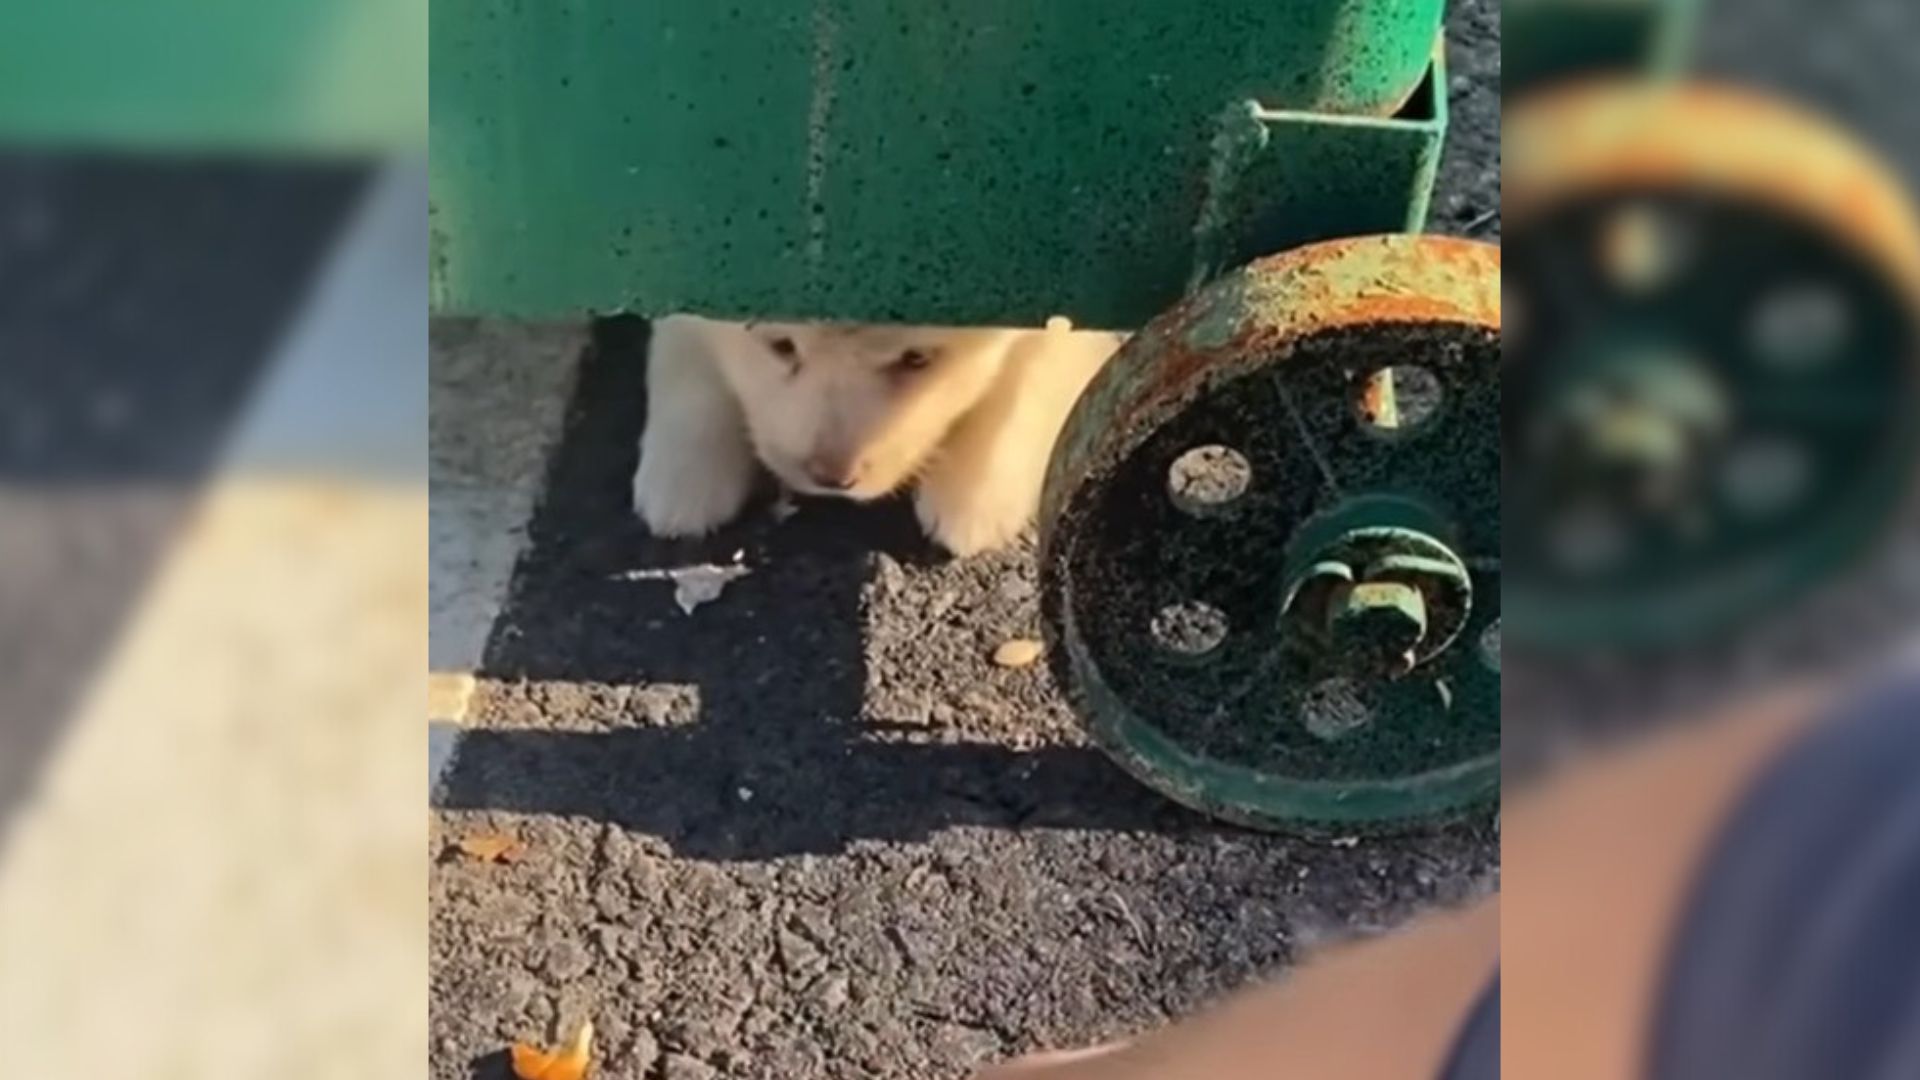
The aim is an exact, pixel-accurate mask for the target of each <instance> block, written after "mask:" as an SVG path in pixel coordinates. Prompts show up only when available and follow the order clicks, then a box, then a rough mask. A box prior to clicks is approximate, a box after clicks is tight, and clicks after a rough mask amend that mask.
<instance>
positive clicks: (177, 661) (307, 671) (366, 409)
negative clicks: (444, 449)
mask: <svg viewBox="0 0 1920 1080" xmlns="http://www.w3.org/2000/svg"><path fill="white" fill-rule="evenodd" d="M426 17H427V9H426V4H425V3H424V2H417V3H407V2H402V3H390V2H386V0H348V2H328V3H306V2H299V0H296V2H292V3H280V4H246V3H229V2H223V0H215V2H212V3H204V2H195V3H158V4H144V5H134V6H128V5H121V4H110V3H104V2H93V0H82V2H78V3H72V4H61V5H44V4H9V5H0V1041H4V1042H5V1043H6V1044H7V1045H8V1046H9V1047H10V1048H12V1049H10V1051H9V1058H10V1068H12V1069H16V1070H18V1071H20V1072H22V1073H23V1074H25V1075H36V1076H45V1077H94V1076H126V1077H139V1076H154V1077H158V1076H285V1077H300V1076H314V1077H318V1076H348V1075H352V1076H360V1077H367V1076H394V1077H401V1076H409V1075H415V1074H417V1072H418V1069H419V1063H420V1061H421V1060H422V1059H423V1058H424V1057H425V1023H426V1005H425V991H424V982H425V968H426V951H425V938H424V933H425V930H424V916H425V897H424V892H423V890H422V888H421V885H420V881H421V871H422V866H423V863H422V856H423V852H424V848H425V842H426V839H425V838H426V827H425V821H424V818H423V816H422V814H421V813H420V810H421V802H422V800H421V792H422V790H423V787H424V782H425V771H424V770H425V732H424V730H423V728H422V725H421V724H420V723H419V713H420V703H421V685H422V684H421V676H422V672H423V666H424V663H425V658H426V640H425V638H426V629H425V626H426V620H425V606H426V569H425V549H426V488H425V464H424V458H425V426H426V330H425V319H424V312H425V307H426V259H427V244H426V170H425V160H424V150H423V146H424V135H425V120H426V105H427V102H426V36H425V34H426Z"/></svg>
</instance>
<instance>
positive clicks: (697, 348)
mask: <svg viewBox="0 0 1920 1080" xmlns="http://www.w3.org/2000/svg"><path fill="white" fill-rule="evenodd" d="M1122 340H1124V339H1123V338H1122V336H1121V335H1117V334H1107V333H1097V332H1086V331H1070V330H1066V329H1064V328H1052V329H1047V330H1004V329H937V328H924V327H891V326H842V325H821V324H777V323H757V324H753V325H747V324H742V323H728V322H718V321H715V320H710V319H703V318H697V317H694V316H687V315H675V316H669V317H667V318H664V319H661V320H660V321H659V322H658V323H656V324H655V327H654V337H653V346H652V355H651V358H650V360H649V364H648V398H647V400H648V406H647V428H646V433H645V435H644V436H643V437H642V439H641V444H640V469H639V472H638V473H637V474H636V475H635V477H634V506H635V509H636V510H637V511H638V512H639V514H640V516H641V517H642V518H644V519H645V520H646V522H647V525H648V527H649V528H651V529H652V530H653V531H654V532H655V533H656V534H659V535H663V536H687V535H698V534H700V533H705V532H707V531H710V530H712V529H714V528H716V527H718V526H720V525H722V524H725V523H726V522H727V521H729V520H731V519H732V518H733V517H735V516H736V515H737V514H738V513H739V512H740V508H741V506H742V505H743V504H744V503H745V501H746V498H747V495H748V493H749V492H750V491H751V490H752V486H753V481H754V478H755V475H756V472H757V470H756V466H755V461H756V459H757V461H758V462H759V463H760V464H762V465H764V466H765V467H766V468H767V469H768V470H769V471H770V472H772V473H773V475H774V476H775V477H777V478H778V479H779V480H780V481H781V482H782V483H783V484H785V485H786V486H787V487H788V488H790V489H792V490H795V491H799V492H802V493H805V494H814V495H832V496H837V497H841V498H850V499H857V500H867V499H876V498H880V497H882V496H884V495H887V494H889V493H891V492H893V491H897V490H899V489H901V488H903V487H907V486H909V485H912V486H913V487H914V509H915V511H916V513H917V515H918V516H919V519H920V522H921V524H922V525H923V526H924V527H925V529H926V531H927V534H928V535H929V536H931V537H933V538H934V539H935V540H937V541H939V543H940V544H941V545H942V546H944V547H945V548H947V549H948V550H949V551H952V552H953V553H954V554H956V555H970V554H973V553H975V552H979V551H985V550H988V549H990V548H994V547H998V546H1001V545H1003V544H1005V543H1007V542H1008V541H1010V540H1012V539H1013V538H1014V537H1016V536H1018V535H1019V533H1020V532H1021V530H1022V529H1024V528H1025V527H1026V525H1027V523H1028V522H1029V521H1030V520H1031V519H1032V517H1033V513H1034V510H1035V509H1036V508H1037V507H1038V505H1039V499H1040V487H1041V484H1042V482H1043V480H1044V479H1045V474H1046V466H1047V459H1048V457H1049V455H1050V454H1051V453H1052V450H1053V443H1054V440H1055V438H1056V437H1057V436H1058V435H1059V433H1060V427H1061V425H1062V424H1063V423H1064V422H1065V421H1066V417H1067V413H1068V411H1069V410H1071V409H1072V407H1073V403H1074V401H1075V400H1076V399H1078V397H1079V396H1080V392H1081V390H1082V389H1084V388H1085V387H1086V385H1087V383H1088V381H1090V380H1091V379H1092V378H1093V376H1094V374H1095V373H1096V372H1098V371H1099V369H1100V367H1101V365H1103V364H1104V363H1105V362H1106V360H1107V358H1108V357H1109V356H1111V355H1112V354H1113V351H1114V350H1115V348H1117V347H1118V346H1119V344H1120V343H1121V341H1122ZM782 350H784V351H785V352H784V353H783V352H782ZM910 352H913V353H918V354H919V355H920V356H921V357H922V358H924V363H923V364H922V365H921V366H919V367H913V366H910V363H908V362H906V361H904V360H903V358H905V357H907V356H908V354H909V353H910ZM789 354H790V355H789ZM822 478H827V479H830V480H831V481H832V482H833V483H834V484H836V485H840V486H832V487H829V486H826V485H825V484H824V483H823V482H822Z"/></svg>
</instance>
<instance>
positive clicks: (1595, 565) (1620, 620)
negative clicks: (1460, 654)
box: [1502, 0, 1920, 784]
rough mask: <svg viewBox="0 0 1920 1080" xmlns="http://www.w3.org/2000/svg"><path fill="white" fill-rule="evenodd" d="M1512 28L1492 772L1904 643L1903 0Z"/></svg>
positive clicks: (1567, 15) (1848, 665)
mask: <svg viewBox="0 0 1920 1080" xmlns="http://www.w3.org/2000/svg"><path fill="white" fill-rule="evenodd" d="M1506 16H1507V19H1506V37H1505V42H1506V50H1505V53H1506V60H1507V64H1506V68H1507V84H1506V88H1505V93H1504V101H1503V106H1504V114H1505V117H1506V120H1505V124H1504V129H1505V130H1504V132H1503V153H1504V167H1503V211H1504V215H1503V216H1504V226H1505V235H1504V241H1505V242H1504V256H1505V258H1504V282H1505V284H1504V286H1503V292H1504V293H1505V295H1506V307H1507V314H1508V317H1509V318H1510V320H1511V322H1510V324H1509V326H1508V327H1507V337H1506V344H1505V349H1506V361H1505V371H1504V373H1503V413H1504V420H1503V426H1504V428H1505V430H1504V432H1503V437H1502V441H1503V463H1504V464H1503V479H1502V492H1503V503H1504V507H1505V510H1504V524H1503V528H1504V545H1505V550H1506V558H1507V559H1508V560H1509V561H1511V562H1512V564H1513V565H1512V566H1511V567H1509V569H1511V570H1512V571H1513V574H1512V575H1511V576H1509V577H1508V579H1507V581H1506V582H1505V584H1504V587H1503V597H1504V599H1505V602H1506V604H1507V605H1508V606H1509V607H1516V606H1517V608H1518V611H1519V614H1518V616H1517V618H1518V619H1519V620H1520V624H1519V625H1518V626H1517V627H1516V628H1515V636H1513V637H1511V638H1509V639H1508V641H1507V646H1508V652H1509V656H1508V660H1509V663H1508V665H1507V668H1506V671H1505V673H1504V686H1503V695H1502V698H1503V713H1504V717H1505V722H1504V724H1503V743H1504V748H1505V752H1506V756H1507V759H1508V763H1509V767H1508V772H1507V777H1508V781H1509V783H1510V784H1511V783H1513V782H1515V781H1516V780H1520V779H1524V778H1526V777H1529V776H1532V775H1534V774H1535V773H1536V772H1538V771H1540V770H1541V769H1542V768H1544V767H1545V766H1546V765H1547V764H1549V763H1550V762H1551V761H1552V760H1554V759H1555V758H1557V757H1560V756H1565V755H1568V754H1571V753H1575V752H1577V750H1578V748H1579V747H1581V746H1585V745H1591V744H1592V743H1593V742H1595V741H1596V740H1599V741H1604V740H1605V739H1607V738H1609V737H1611V736H1613V735H1618V734H1624V733H1631V732H1635V731H1641V730H1645V729H1646V728H1648V727H1649V726H1659V725H1660V723H1661V721H1663V720H1666V719H1673V718H1677V717H1682V716H1685V715H1690V714H1693V713H1697V712H1699V711H1701V710H1703V709H1707V708H1711V707H1712V706H1713V705H1715V704H1716V703H1720V702H1724V701H1727V700H1731V699H1734V698H1738V697H1740V696H1742V695H1751V694H1765V693H1767V692H1768V690H1769V689H1770V688H1775V687H1778V686H1780V685H1784V684H1787V683H1790V682H1794V681H1797V680H1803V679H1806V678H1809V677H1820V676H1827V675H1838V674H1841V673H1845V672H1854V671H1858V670H1860V669H1862V667H1863V666H1868V665H1872V664H1874V663H1875V662H1880V661H1884V660H1885V658H1886V657H1887V656H1888V655H1889V654H1890V652H1892V651H1894V650H1897V649H1898V647H1899V646H1900V644H1901V643H1903V642H1904V641H1906V640H1907V639H1908V638H1910V637H1911V635H1912V634H1913V632H1914V623H1915V613H1916V612H1920V517H1916V515H1915V510H1916V507H1915V504H1914V495H1915V492H1916V484H1915V476H1914V471H1913V466H1914V464H1915V458H1916V443H1915V441H1914V438H1913V432H1914V430H1915V426H1914V421H1915V419H1916V417H1915V416H1914V413H1913V405H1914V401H1915V397H1914V392H1915V389H1916V387H1915V385H1914V365H1913V361H1914V355H1913V353H1914V347H1915V346H1914V312H1915V306H1914V305H1915V302H1916V296H1920V293H1916V291H1915V288H1914V286H1915V283H1916V280H1920V279H1916V277H1915V274H1914V269H1915V267H1916V266H1917V265H1920V239H1917V237H1920V233H1916V231H1915V226H1914V217H1913V210H1912V206H1911V193H1912V190H1913V184H1914V181H1915V179H1916V176H1920V173H1917V172H1916V170H1920V118H1916V116H1915V115H1914V113H1913V111H1912V110H1911V109H1910V108H1908V107H1906V106H1905V105H1904V104H1903V102H1904V101H1906V100H1907V99H1908V98H1909V97H1910V95H1911V94H1912V93H1913V92H1914V91H1915V90H1916V88H1920V10H1916V8H1915V7H1914V6H1913V5H1911V4H1907V3H1900V2H1896V0H1840V2H1836V3H1826V4H1818V5H1816V4H1812V3H1806V2H1801V0H1744V2H1741V3H1717V4H1716V3H1704V4H1695V3H1691V2H1676V0H1666V2H1647V3H1621V4H1590V3H1580V2H1566V0H1509V3H1508V4H1507V5H1506ZM1656 88H1657V89H1656Z"/></svg>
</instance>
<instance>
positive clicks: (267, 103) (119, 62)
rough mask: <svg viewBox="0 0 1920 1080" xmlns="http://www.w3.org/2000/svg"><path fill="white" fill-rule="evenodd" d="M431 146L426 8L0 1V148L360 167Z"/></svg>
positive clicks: (182, 0)
mask: <svg viewBox="0 0 1920 1080" xmlns="http://www.w3.org/2000/svg"><path fill="white" fill-rule="evenodd" d="M441 6H443V7H444V6H445V5H441ZM437 14H438V12H437V11H436V15H437ZM426 134H427V0H143V2H140V3H120V2H114V0H62V2H59V3H13V4H5V5H0V140H6V141H8V142H13V143H33V144H54V145H60V146H83V147H104V148H111V149H152V150H159V151H174V152H198V151H239V152H249V153H261V152H265V153H300V154H306V153H323V154H352V155H360V154H370V153H391V152H396V151H415V152H417V151H418V149H419V148H420V147H421V146H423V145H424V144H425V142H426Z"/></svg>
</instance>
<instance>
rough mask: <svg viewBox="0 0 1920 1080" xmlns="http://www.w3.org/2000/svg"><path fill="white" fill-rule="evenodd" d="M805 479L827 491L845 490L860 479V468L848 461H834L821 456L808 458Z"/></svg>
mask: <svg viewBox="0 0 1920 1080" xmlns="http://www.w3.org/2000/svg"><path fill="white" fill-rule="evenodd" d="M807 479H809V480H811V481H813V482H814V483H816V484H819V485H820V486H821V487H823V488H826V489H827V490H828V491H845V490H847V489H848V488H850V487H852V486H853V485H854V483H855V482H856V481H858V480H859V479H860V468H859V466H858V465H857V464H855V463H854V462H850V461H835V460H833V459H831V458H822V457H813V458H808V459H807Z"/></svg>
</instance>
